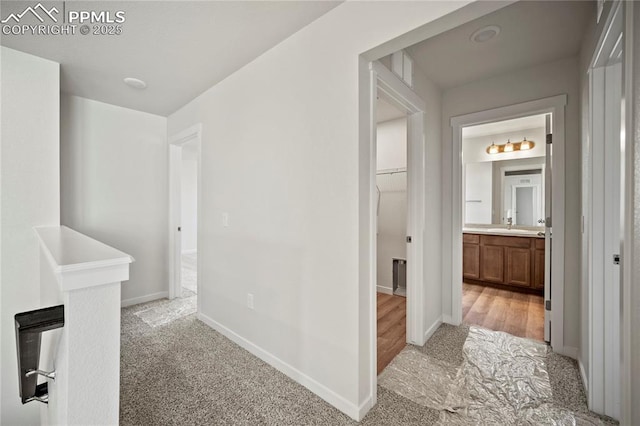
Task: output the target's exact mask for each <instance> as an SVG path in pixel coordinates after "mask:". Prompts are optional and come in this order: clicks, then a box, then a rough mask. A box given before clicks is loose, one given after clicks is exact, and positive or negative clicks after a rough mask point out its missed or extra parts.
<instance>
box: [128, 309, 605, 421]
mask: <svg viewBox="0 0 640 426" xmlns="http://www.w3.org/2000/svg"><path fill="white" fill-rule="evenodd" d="M164 302H166V300H165V301H164ZM164 302H163V301H155V302H149V303H146V304H143V305H138V306H131V307H128V308H123V310H122V347H121V368H120V372H121V385H120V386H121V389H120V423H121V424H122V425H352V424H356V422H354V421H353V420H351V419H350V418H349V417H347V416H346V415H344V414H342V413H341V412H340V411H338V410H337V409H335V408H333V407H332V406H331V405H329V404H328V403H326V402H325V401H323V400H322V399H320V398H319V397H318V396H316V395H315V394H313V393H312V392H310V391H309V390H307V389H306V388H304V387H303V386H301V385H299V384H298V383H296V382H294V381H293V380H291V379H289V378H288V377H287V376H285V375H284V374H282V373H280V372H279V371H277V370H276V369H274V368H273V367H271V366H269V365H268V364H266V363H264V362H263V361H261V360H260V359H258V358H256V357H255V356H253V355H251V354H250V353H248V352H247V351H245V350H244V349H242V348H240V347H239V346H237V345H236V344H235V343H233V342H231V341H230V340H228V339H227V338H225V337H224V336H222V335H221V334H219V333H218V332H216V331H214V330H213V329H211V328H210V327H208V326H207V325H205V324H203V323H202V322H200V321H198V320H197V319H196V317H195V315H193V314H192V315H188V316H184V317H181V318H177V319H174V320H173V321H171V322H168V323H165V324H162V325H157V326H155V327H152V326H150V325H149V324H147V322H145V321H143V319H142V318H140V316H139V315H136V313H139V312H141V311H143V310H144V309H148V308H154V307H156V308H157V307H158V306H159V305H162V304H163V303H164ZM468 332H469V328H468V327H464V326H463V327H453V326H448V325H443V326H441V327H440V328H439V329H438V330H437V331H436V333H435V334H434V336H433V337H432V338H431V339H430V340H429V342H427V344H426V345H425V346H424V347H422V348H417V347H412V346H410V347H408V348H407V350H411V351H413V352H414V353H415V354H416V355H420V356H425V355H427V356H428V357H430V362H431V363H432V364H433V365H435V366H437V367H439V368H441V369H442V370H443V371H445V372H446V373H447V374H450V371H452V370H454V371H457V370H460V367H461V365H462V364H463V362H464V356H463V351H462V348H463V345H464V342H465V340H466V338H467V334H468ZM447 363H448V364H447ZM547 368H548V370H549V376H550V382H551V389H552V392H553V401H554V403H555V404H556V405H557V406H558V407H560V408H564V409H567V410H571V411H572V412H576V413H579V415H578V416H576V417H577V419H578V420H579V423H578V424H594V422H595V423H598V422H599V421H600V418H598V417H597V416H594V415H593V414H592V413H590V412H589V411H588V410H587V409H586V404H585V403H584V401H585V400H584V393H583V392H582V388H581V386H582V385H581V383H580V382H579V380H580V376H579V374H578V373H577V367H576V365H575V362H573V361H572V360H568V359H566V358H564V357H561V356H559V355H553V354H551V355H550V356H549V357H548V359H547ZM422 370H423V371H418V370H416V371H412V374H413V375H416V374H420V375H422V376H423V377H422V380H423V382H424V383H427V382H428V381H429V378H428V377H425V376H426V375H429V374H432V370H431V369H429V365H428V364H425V365H422ZM383 374H384V373H383ZM381 377H382V376H381ZM381 382H382V380H381ZM442 413H443V412H442V411H438V410H436V409H434V408H431V407H429V406H428V404H420V403H416V402H413V401H411V400H410V399H408V398H406V397H403V396H401V395H400V394H398V393H397V392H394V391H392V390H389V389H387V388H384V387H382V386H379V387H378V403H377V404H376V406H375V407H374V408H373V409H372V410H371V411H370V412H369V414H367V416H366V417H365V418H364V419H363V421H362V422H361V424H363V425H432V424H438V423H440V424H442V423H441V415H442ZM604 420H605V421H606V420H607V419H604ZM611 423H614V422H611Z"/></svg>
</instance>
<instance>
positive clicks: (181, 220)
mask: <svg viewBox="0 0 640 426" xmlns="http://www.w3.org/2000/svg"><path fill="white" fill-rule="evenodd" d="M200 149H201V126H200V125H196V126H192V127H190V128H188V129H185V130H184V131H183V132H180V133H178V134H177V135H174V136H173V137H171V138H170V140H169V150H170V152H169V180H170V185H169V188H170V194H169V226H170V229H169V247H170V248H171V249H170V256H169V257H170V258H169V272H170V273H169V298H170V299H174V298H179V299H183V300H185V301H188V302H189V303H190V304H193V305H197V306H198V309H197V310H198V311H199V310H200V309H199V302H200V301H199V300H198V298H197V294H198V282H199V280H198V278H199V276H200V274H199V270H200V268H201V262H199V261H198V253H199V252H198V222H199V217H200V214H199V210H200V208H199V207H200V194H201V191H200V189H201V185H200V169H201V166H200Z"/></svg>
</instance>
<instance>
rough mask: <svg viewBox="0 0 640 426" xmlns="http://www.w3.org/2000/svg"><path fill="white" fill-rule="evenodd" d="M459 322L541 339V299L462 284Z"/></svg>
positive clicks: (542, 325)
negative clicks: (460, 320)
mask: <svg viewBox="0 0 640 426" xmlns="http://www.w3.org/2000/svg"><path fill="white" fill-rule="evenodd" d="M378 303H380V302H378ZM462 321H463V322H464V323H465V324H473V325H479V326H481V327H485V328H488V329H490V330H495V331H505V332H507V333H510V334H513V335H514V336H519V337H527V338H529V339H535V340H544V298H543V297H542V296H537V295H534V294H524V293H517V292H514V291H509V290H502V289H497V288H493V287H485V286H482V285H476V284H467V283H463V284H462Z"/></svg>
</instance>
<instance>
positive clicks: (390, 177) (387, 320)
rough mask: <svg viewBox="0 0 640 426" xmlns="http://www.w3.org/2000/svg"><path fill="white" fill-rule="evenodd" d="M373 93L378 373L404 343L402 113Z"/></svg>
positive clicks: (405, 201) (405, 232)
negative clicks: (375, 96) (374, 107)
mask: <svg viewBox="0 0 640 426" xmlns="http://www.w3.org/2000/svg"><path fill="white" fill-rule="evenodd" d="M387 99H388V98H386V96H385V95H384V93H381V92H378V97H377V105H376V106H377V108H376V115H377V117H376V118H377V120H376V145H377V146H376V152H377V158H376V166H377V167H376V223H377V228H376V249H377V256H376V258H377V271H376V277H377V286H376V293H377V295H376V300H377V304H376V306H377V323H378V332H377V347H378V359H377V371H378V374H380V372H382V370H384V368H385V367H386V366H387V365H389V363H390V362H391V361H392V360H393V358H395V356H396V355H398V353H400V351H402V349H403V348H404V347H405V346H406V342H407V334H406V331H407V319H406V318H407V316H406V314H407V299H406V298H407V244H408V243H407V241H406V238H407V235H409V231H408V227H407V218H408V214H407V205H408V199H407V194H408V191H407V113H406V111H404V110H402V109H400V108H398V107H397V106H395V105H393V103H392V101H390V100H387Z"/></svg>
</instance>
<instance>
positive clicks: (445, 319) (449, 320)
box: [442, 315, 455, 325]
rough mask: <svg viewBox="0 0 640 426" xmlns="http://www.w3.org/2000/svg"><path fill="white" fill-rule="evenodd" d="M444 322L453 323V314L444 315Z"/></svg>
mask: <svg viewBox="0 0 640 426" xmlns="http://www.w3.org/2000/svg"><path fill="white" fill-rule="evenodd" d="M442 322H443V323H445V324H453V317H452V316H451V315H442ZM453 325H455V324H453Z"/></svg>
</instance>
